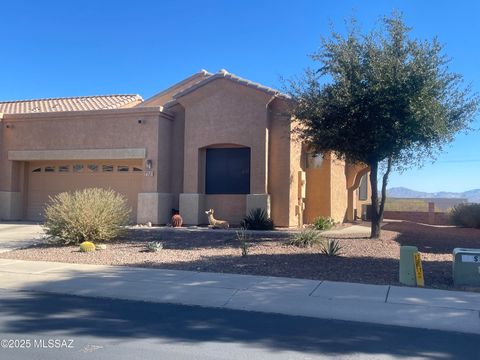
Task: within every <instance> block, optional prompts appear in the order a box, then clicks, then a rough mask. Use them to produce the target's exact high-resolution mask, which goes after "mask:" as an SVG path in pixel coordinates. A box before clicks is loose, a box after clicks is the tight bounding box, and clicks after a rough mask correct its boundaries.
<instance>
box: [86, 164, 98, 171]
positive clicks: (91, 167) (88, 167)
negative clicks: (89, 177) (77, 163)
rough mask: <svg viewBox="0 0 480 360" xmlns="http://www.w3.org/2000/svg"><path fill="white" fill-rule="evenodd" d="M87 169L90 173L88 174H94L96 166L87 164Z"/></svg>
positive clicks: (96, 169)
mask: <svg viewBox="0 0 480 360" xmlns="http://www.w3.org/2000/svg"><path fill="white" fill-rule="evenodd" d="M87 169H88V171H90V172H96V171H98V165H96V164H88V165H87Z"/></svg>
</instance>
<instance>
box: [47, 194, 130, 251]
mask: <svg viewBox="0 0 480 360" xmlns="http://www.w3.org/2000/svg"><path fill="white" fill-rule="evenodd" d="M129 215H130V209H129V208H128V206H127V201H126V200H125V198H124V197H123V196H122V195H120V194H118V193H116V192H115V191H113V190H105V189H99V188H90V189H85V190H77V191H74V192H64V193H60V194H58V195H56V196H54V197H53V198H52V197H51V198H50V203H49V205H48V206H47V208H46V210H45V224H44V227H45V232H46V234H47V235H49V236H50V237H52V238H55V239H58V240H60V241H61V242H63V243H64V244H80V243H82V242H84V241H94V242H102V241H108V240H111V239H114V238H115V237H117V236H118V235H120V233H121V232H122V231H123V230H124V228H123V226H124V225H127V224H128V219H129Z"/></svg>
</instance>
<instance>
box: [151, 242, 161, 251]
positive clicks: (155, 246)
mask: <svg viewBox="0 0 480 360" xmlns="http://www.w3.org/2000/svg"><path fill="white" fill-rule="evenodd" d="M162 249H163V243H161V242H160V241H150V242H149V243H147V251H150V252H158V251H160V250H162Z"/></svg>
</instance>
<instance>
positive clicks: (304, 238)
mask: <svg viewBox="0 0 480 360" xmlns="http://www.w3.org/2000/svg"><path fill="white" fill-rule="evenodd" d="M321 242H322V237H321V236H320V233H319V232H318V231H317V230H314V229H305V230H302V231H300V232H299V233H296V234H294V235H293V237H292V239H291V240H290V245H294V246H298V247H310V246H313V245H317V244H320V243H321Z"/></svg>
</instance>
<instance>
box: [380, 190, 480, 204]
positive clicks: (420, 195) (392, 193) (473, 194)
mask: <svg viewBox="0 0 480 360" xmlns="http://www.w3.org/2000/svg"><path fill="white" fill-rule="evenodd" d="M387 196H389V197H395V198H410V199H438V198H443V199H453V198H463V199H467V200H468V201H469V202H477V203H480V189H474V190H469V191H465V192H447V191H440V192H432V193H430V192H423V191H416V190H412V189H408V188H405V187H393V188H390V189H387Z"/></svg>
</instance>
